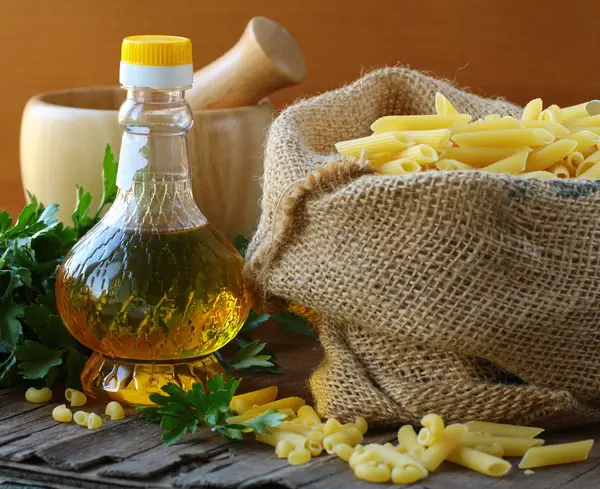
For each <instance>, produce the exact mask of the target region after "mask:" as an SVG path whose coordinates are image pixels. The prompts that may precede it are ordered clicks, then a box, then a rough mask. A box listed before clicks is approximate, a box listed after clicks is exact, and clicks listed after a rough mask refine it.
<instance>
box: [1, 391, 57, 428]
mask: <svg viewBox="0 0 600 489" xmlns="http://www.w3.org/2000/svg"><path fill="white" fill-rule="evenodd" d="M44 406H46V404H32V403H30V402H27V401H26V400H25V398H24V397H23V394H22V393H21V392H20V391H16V392H12V393H11V394H10V395H8V396H6V401H5V400H4V399H3V403H2V404H1V405H0V422H4V421H5V420H7V419H10V418H13V417H15V416H19V415H21V414H23V413H26V412H28V411H34V410H36V409H41V408H43V407H44Z"/></svg>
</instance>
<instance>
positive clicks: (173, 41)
mask: <svg viewBox="0 0 600 489" xmlns="http://www.w3.org/2000/svg"><path fill="white" fill-rule="evenodd" d="M121 61H123V62H124V63H128V64H132V65H142V66H177V65H189V64H192V41H190V40H189V39H188V38H186V37H179V36H156V35H145V36H129V37H126V38H125V39H123V44H122V46H121Z"/></svg>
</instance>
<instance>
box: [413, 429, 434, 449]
mask: <svg viewBox="0 0 600 489" xmlns="http://www.w3.org/2000/svg"><path fill="white" fill-rule="evenodd" d="M417 439H418V440H419V445H422V446H424V447H428V446H430V445H433V442H434V441H435V438H434V437H433V435H432V434H431V431H429V429H428V428H421V429H420V430H419V434H418V435H417Z"/></svg>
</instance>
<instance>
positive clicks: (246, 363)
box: [228, 340, 273, 370]
mask: <svg viewBox="0 0 600 489" xmlns="http://www.w3.org/2000/svg"><path fill="white" fill-rule="evenodd" d="M265 345H266V343H260V342H259V341H258V340H254V341H253V342H251V343H249V344H248V345H246V346H245V347H244V348H242V349H241V350H239V351H238V352H237V353H236V354H235V355H234V356H233V358H232V359H231V361H230V362H229V363H228V367H229V368H234V369H236V370H242V369H246V368H250V367H273V362H271V361H270V358H271V357H270V356H269V355H258V354H259V353H260V352H261V351H262V350H263V349H264V347H265Z"/></svg>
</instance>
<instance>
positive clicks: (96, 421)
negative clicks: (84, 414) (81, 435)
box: [87, 413, 102, 430]
mask: <svg viewBox="0 0 600 489" xmlns="http://www.w3.org/2000/svg"><path fill="white" fill-rule="evenodd" d="M101 426H102V418H101V417H100V416H98V415H97V414H96V413H90V414H89V416H88V422H87V427H88V430H97V429H98V428H100V427H101Z"/></svg>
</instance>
